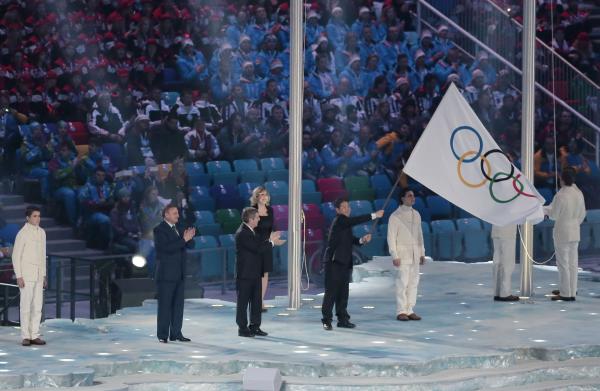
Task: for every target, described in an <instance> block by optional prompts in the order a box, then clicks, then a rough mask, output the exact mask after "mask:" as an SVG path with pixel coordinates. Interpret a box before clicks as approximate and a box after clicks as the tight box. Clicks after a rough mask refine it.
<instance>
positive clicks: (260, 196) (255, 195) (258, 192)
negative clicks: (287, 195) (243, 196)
mask: <svg viewBox="0 0 600 391" xmlns="http://www.w3.org/2000/svg"><path fill="white" fill-rule="evenodd" d="M270 200H271V197H270V196H269V192H268V191H267V189H265V188H264V187H263V186H258V187H256V188H255V189H254V190H252V197H250V205H251V206H252V207H253V208H256V209H257V210H258V215H259V216H260V220H259V222H258V226H257V227H256V229H255V231H256V234H257V235H259V236H260V238H261V239H262V240H264V241H267V240H269V236H270V235H271V232H272V231H273V208H271V207H270V206H269V201H270ZM262 267H263V270H262V272H263V277H262V300H263V304H262V311H263V312H266V311H267V309H266V308H265V303H264V299H265V292H266V291H267V287H268V286H269V273H270V272H272V271H273V250H272V249H271V250H270V251H267V252H265V253H264V254H263V266H262Z"/></svg>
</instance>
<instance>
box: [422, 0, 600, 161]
mask: <svg viewBox="0 0 600 391" xmlns="http://www.w3.org/2000/svg"><path fill="white" fill-rule="evenodd" d="M431 3H435V4H437V6H434V5H432V4H430V2H428V1H425V0H419V15H420V20H421V22H422V23H423V24H425V25H426V26H427V27H428V28H431V27H432V26H434V27H435V26H439V25H440V24H447V25H449V26H450V28H451V30H452V31H453V33H454V34H453V36H452V39H453V41H454V42H456V44H457V45H459V46H460V47H461V48H462V50H464V51H466V52H468V53H470V55H471V56H472V57H474V58H476V55H477V53H478V52H479V51H480V50H485V51H486V52H487V53H488V54H489V55H490V56H491V57H492V58H493V59H494V60H495V61H496V62H497V63H498V64H500V65H502V66H504V67H506V68H507V69H508V70H509V71H510V72H511V73H512V75H513V77H512V80H513V83H514V84H515V85H516V86H520V85H521V83H520V78H521V75H522V72H521V69H520V68H521V57H520V55H521V51H520V49H519V47H520V45H521V27H520V25H519V24H518V23H517V22H516V21H514V20H513V19H511V18H510V17H509V15H508V14H506V13H503V11H502V9H500V8H499V7H498V6H497V5H496V4H493V3H491V2H489V1H487V0H475V1H473V2H471V4H473V8H472V9H470V10H468V11H469V12H458V13H451V14H450V16H447V15H446V14H444V12H442V11H440V10H439V9H438V7H440V5H439V3H440V2H439V1H437V2H433V1H432V2H431ZM538 44H539V45H538V46H537V48H536V56H537V58H536V64H537V65H536V73H535V74H536V91H539V92H540V93H541V94H542V96H545V97H546V98H547V99H549V100H550V102H555V103H556V107H557V111H560V110H567V111H569V112H570V113H571V114H572V115H573V116H574V117H575V118H576V119H577V120H578V121H579V124H580V126H579V128H580V130H581V131H582V132H583V134H584V135H585V138H586V140H585V141H586V144H587V145H588V146H589V147H590V148H591V149H592V150H594V153H595V157H596V163H597V164H598V163H600V148H599V146H600V137H599V136H600V125H598V124H599V123H600V88H599V87H598V85H597V84H595V83H594V82H593V81H592V80H590V79H589V78H588V77H587V76H586V75H584V74H583V73H582V72H581V71H579V70H578V69H577V68H575V67H574V66H572V65H571V64H570V63H569V62H568V61H566V60H565V59H564V58H562V57H561V56H559V55H557V54H556V53H554V52H553V51H552V49H551V48H550V47H548V45H546V44H545V43H544V42H542V41H541V40H539V39H538ZM552 68H554V82H553V81H552V74H551V69H552ZM553 85H554V87H553ZM558 114H559V113H557V116H558Z"/></svg>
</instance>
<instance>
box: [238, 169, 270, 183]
mask: <svg viewBox="0 0 600 391" xmlns="http://www.w3.org/2000/svg"><path fill="white" fill-rule="evenodd" d="M239 178H240V183H242V182H257V183H263V182H264V181H265V173H264V171H242V172H240V173H239Z"/></svg>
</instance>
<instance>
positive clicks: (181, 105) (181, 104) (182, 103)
mask: <svg viewBox="0 0 600 391" xmlns="http://www.w3.org/2000/svg"><path fill="white" fill-rule="evenodd" d="M176 105H177V118H178V120H179V126H180V127H191V126H192V124H193V123H194V121H195V119H196V118H200V111H199V110H198V108H197V107H196V106H194V101H193V97H192V91H191V90H188V89H186V90H183V92H182V93H181V96H180V98H179V101H178V102H177V103H176Z"/></svg>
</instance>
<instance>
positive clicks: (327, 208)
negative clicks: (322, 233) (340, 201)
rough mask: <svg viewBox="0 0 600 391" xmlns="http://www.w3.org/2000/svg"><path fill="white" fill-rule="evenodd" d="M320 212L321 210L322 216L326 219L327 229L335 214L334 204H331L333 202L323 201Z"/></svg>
mask: <svg viewBox="0 0 600 391" xmlns="http://www.w3.org/2000/svg"><path fill="white" fill-rule="evenodd" d="M321 212H323V216H325V219H326V220H327V228H328V229H329V225H330V224H331V222H332V221H333V219H334V218H335V215H336V211H335V206H333V202H323V203H322V204H321Z"/></svg>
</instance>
